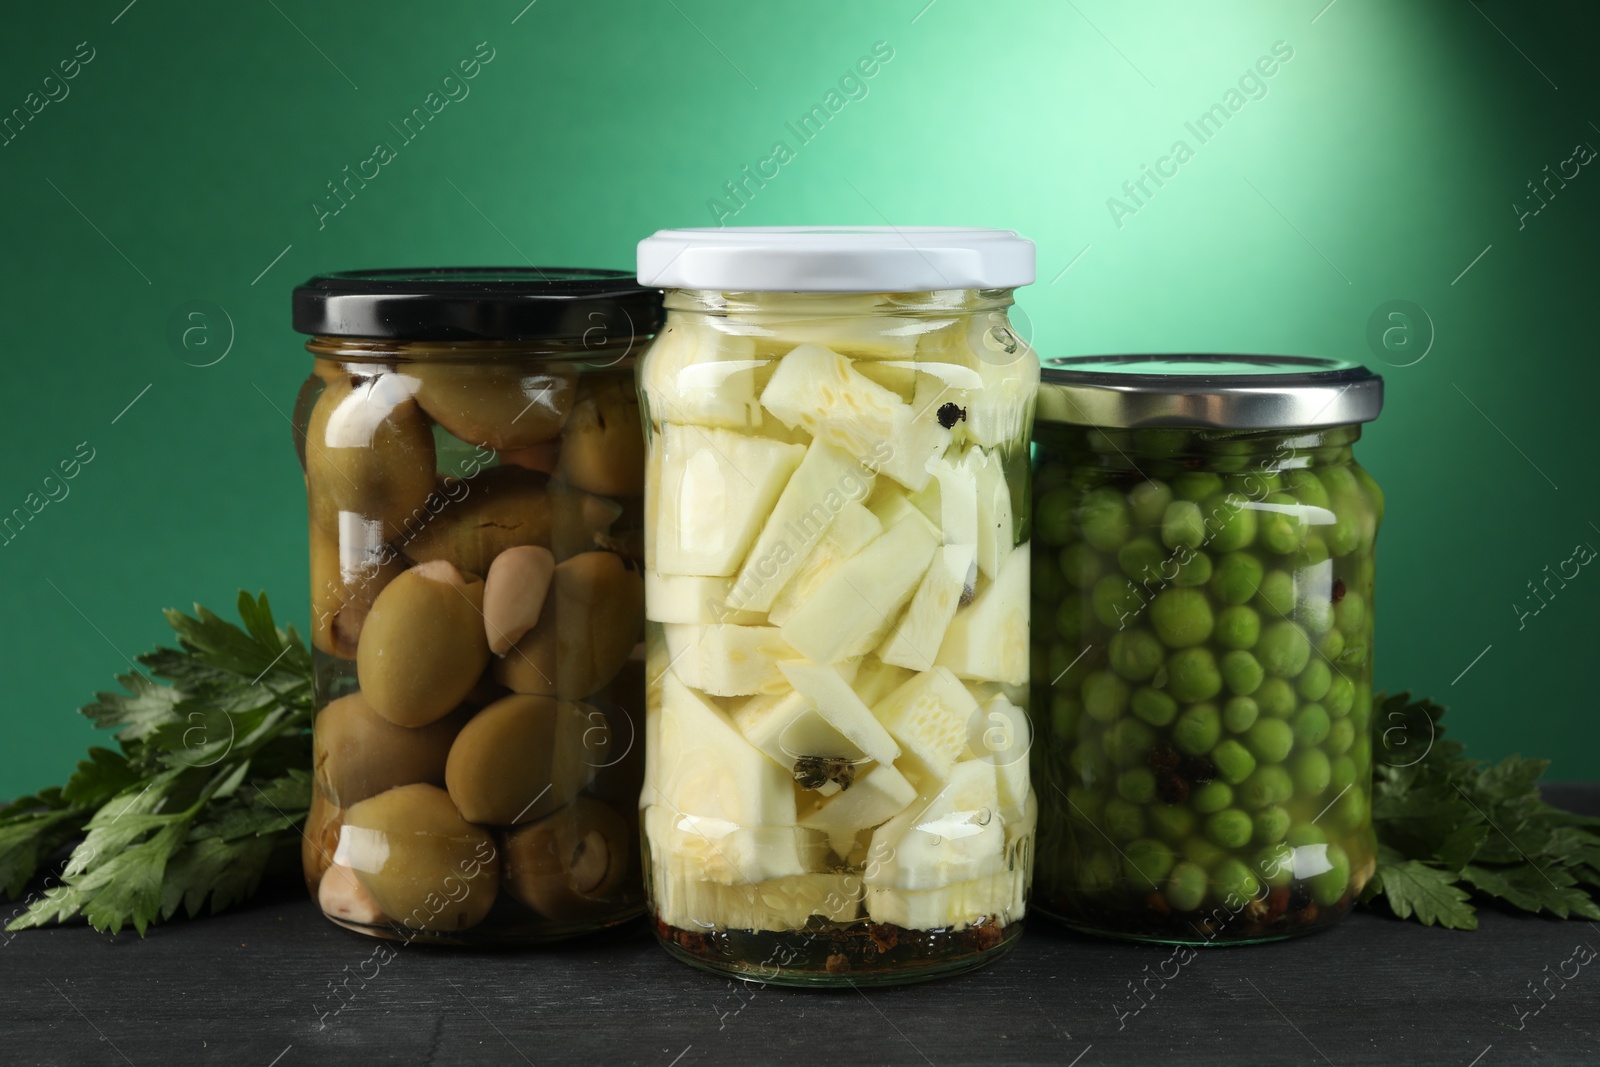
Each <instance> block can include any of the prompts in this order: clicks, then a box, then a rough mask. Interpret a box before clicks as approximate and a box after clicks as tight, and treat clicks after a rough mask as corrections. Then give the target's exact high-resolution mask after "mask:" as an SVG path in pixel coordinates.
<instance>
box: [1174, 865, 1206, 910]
mask: <svg viewBox="0 0 1600 1067" xmlns="http://www.w3.org/2000/svg"><path fill="white" fill-rule="evenodd" d="M1206 884H1207V882H1206V872H1205V868H1203V867H1201V866H1200V865H1199V864H1196V863H1190V862H1189V861H1187V860H1185V861H1183V862H1182V863H1178V864H1175V865H1174V866H1173V868H1172V873H1171V874H1170V875H1169V876H1168V877H1167V904H1168V906H1170V907H1171V908H1172V910H1173V911H1194V910H1195V909H1196V908H1198V907H1199V906H1200V902H1201V901H1203V900H1205V898H1206Z"/></svg>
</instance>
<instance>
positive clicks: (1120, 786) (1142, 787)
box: [1117, 767, 1156, 804]
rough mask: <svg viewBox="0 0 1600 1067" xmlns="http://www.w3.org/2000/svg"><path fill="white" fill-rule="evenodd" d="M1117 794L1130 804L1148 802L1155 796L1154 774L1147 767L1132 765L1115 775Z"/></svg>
mask: <svg viewBox="0 0 1600 1067" xmlns="http://www.w3.org/2000/svg"><path fill="white" fill-rule="evenodd" d="M1117 795H1118V796H1120V797H1121V798H1122V799H1123V800H1126V801H1127V802H1128V803H1130V804H1148V803H1150V802H1151V801H1152V800H1154V799H1155V798H1156V775H1155V772H1154V771H1152V770H1151V769H1150V768H1149V767H1133V768H1130V769H1129V770H1126V771H1123V772H1122V773H1121V774H1119V775H1117Z"/></svg>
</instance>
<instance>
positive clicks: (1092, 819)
mask: <svg viewBox="0 0 1600 1067" xmlns="http://www.w3.org/2000/svg"><path fill="white" fill-rule="evenodd" d="M1040 795H1041V796H1042V795H1043V794H1040ZM1105 803H1106V802H1105V798H1104V797H1102V796H1101V795H1100V792H1099V790H1095V789H1090V788H1088V787H1087V786H1081V785H1070V786H1068V787H1067V811H1068V813H1069V816H1068V817H1069V818H1071V819H1072V821H1073V822H1076V823H1078V824H1079V825H1082V826H1095V825H1098V824H1099V822H1100V818H1101V813H1102V812H1103V811H1104V809H1105Z"/></svg>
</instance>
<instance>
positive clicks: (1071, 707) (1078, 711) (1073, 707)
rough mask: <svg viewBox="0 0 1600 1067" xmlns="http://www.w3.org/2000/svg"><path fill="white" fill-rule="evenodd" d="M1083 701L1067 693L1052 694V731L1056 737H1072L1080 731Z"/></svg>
mask: <svg viewBox="0 0 1600 1067" xmlns="http://www.w3.org/2000/svg"><path fill="white" fill-rule="evenodd" d="M1082 715H1083V702H1082V701H1081V700H1079V699H1078V698H1077V697H1074V696H1071V695H1069V694H1067V693H1062V692H1059V691H1058V692H1054V693H1051V694H1050V731H1051V733H1052V734H1053V735H1054V736H1056V737H1062V738H1067V737H1072V736H1073V735H1074V734H1076V733H1077V731H1078V719H1079V718H1080V717H1082Z"/></svg>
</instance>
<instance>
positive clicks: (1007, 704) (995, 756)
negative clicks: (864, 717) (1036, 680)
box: [891, 695, 1033, 821]
mask: <svg viewBox="0 0 1600 1067" xmlns="http://www.w3.org/2000/svg"><path fill="white" fill-rule="evenodd" d="M892 732H893V731H891V733H892ZM902 744H904V742H902ZM1032 747H1033V728H1032V726H1031V725H1030V724H1029V722H1028V713H1027V712H1025V711H1023V710H1022V709H1021V708H1019V707H1017V705H1015V704H1013V703H1012V702H1011V701H1009V700H1007V699H1006V698H1005V697H1004V696H999V695H996V696H993V697H990V698H989V699H988V700H987V701H986V702H984V703H983V704H981V705H979V707H978V714H977V715H975V716H973V718H972V720H971V729H970V730H969V731H968V735H967V748H968V752H969V754H970V755H971V757H972V758H974V759H981V760H985V761H987V762H989V763H991V764H993V765H994V769H995V779H996V785H997V788H998V790H999V794H1000V811H1001V814H1003V815H1004V816H1005V817H1006V819H1007V820H1008V821H1009V820H1013V819H1019V818H1021V817H1022V813H1023V810H1024V809H1025V808H1026V807H1027V804H1028V794H1029V790H1030V789H1031V788H1032V783H1031V781H1030V779H1029V777H1028V750H1029V749H1030V748H1032Z"/></svg>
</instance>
